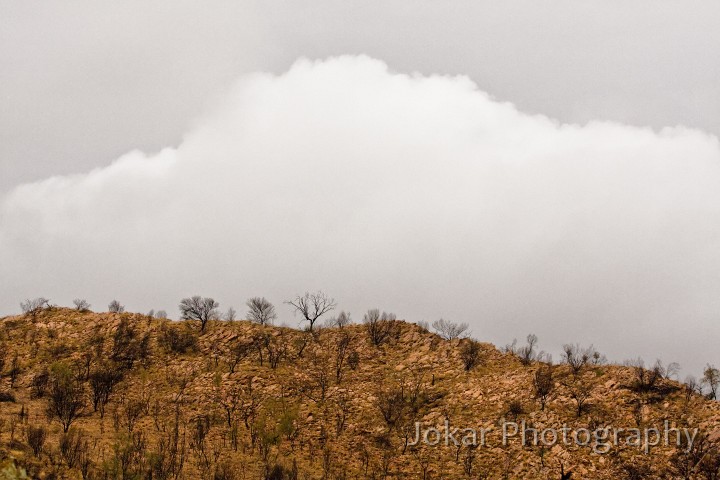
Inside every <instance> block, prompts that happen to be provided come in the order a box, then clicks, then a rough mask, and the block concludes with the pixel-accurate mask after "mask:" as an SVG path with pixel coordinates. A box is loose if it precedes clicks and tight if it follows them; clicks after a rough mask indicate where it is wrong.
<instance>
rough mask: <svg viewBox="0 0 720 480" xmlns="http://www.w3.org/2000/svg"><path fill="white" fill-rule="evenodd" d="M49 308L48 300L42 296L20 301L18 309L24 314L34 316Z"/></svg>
mask: <svg viewBox="0 0 720 480" xmlns="http://www.w3.org/2000/svg"><path fill="white" fill-rule="evenodd" d="M49 308H50V300H48V299H47V298H44V297H38V298H33V299H27V300H25V301H24V302H20V309H21V310H22V312H23V313H24V314H25V315H28V316H30V317H32V318H35V317H36V316H37V315H38V313H40V312H42V311H43V310H47V309H49Z"/></svg>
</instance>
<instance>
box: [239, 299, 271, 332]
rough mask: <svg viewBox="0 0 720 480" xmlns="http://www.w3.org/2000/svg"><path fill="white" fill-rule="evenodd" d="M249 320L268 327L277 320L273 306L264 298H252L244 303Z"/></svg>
mask: <svg viewBox="0 0 720 480" xmlns="http://www.w3.org/2000/svg"><path fill="white" fill-rule="evenodd" d="M245 304H246V305H247V307H248V312H247V317H248V319H249V320H251V321H253V322H255V323H259V324H260V325H270V324H272V323H273V321H274V320H275V319H276V318H277V314H276V313H275V306H274V305H273V304H272V303H270V302H269V301H268V300H267V299H266V298H265V297H253V298H251V299H250V300H248V301H247V302H246V303H245Z"/></svg>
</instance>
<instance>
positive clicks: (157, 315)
mask: <svg viewBox="0 0 720 480" xmlns="http://www.w3.org/2000/svg"><path fill="white" fill-rule="evenodd" d="M155 318H162V319H165V318H168V315H167V312H166V311H165V310H158V311H157V312H155Z"/></svg>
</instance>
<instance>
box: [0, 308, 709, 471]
mask: <svg viewBox="0 0 720 480" xmlns="http://www.w3.org/2000/svg"><path fill="white" fill-rule="evenodd" d="M200 330H201V329H200V325H199V324H198V323H195V322H173V321H169V320H163V319H156V318H153V317H148V316H145V315H140V314H130V313H121V314H118V313H92V312H80V311H77V310H70V309H64V308H57V307H52V308H46V309H42V310H38V311H35V312H34V313H31V314H26V315H22V316H13V317H7V318H4V319H1V320H0V479H5V478H73V479H81V478H85V479H88V478H92V479H96V478H103V479H205V478H210V479H219V480H220V479H266V478H267V479H351V478H352V479H355V478H367V479H385V478H406V479H485V478H487V479H496V478H497V479H502V478H508V479H510V478H512V479H563V478H565V479H570V478H572V479H611V478H612V479H641V478H653V479H655V478H683V479H685V478H687V479H717V478H720V477H719V475H720V452H719V451H718V445H719V444H720V403H718V402H715V401H712V400H708V399H707V398H705V397H703V396H702V395H700V394H698V393H697V392H696V391H694V390H693V389H692V388H688V387H686V386H685V385H682V384H679V383H677V382H675V381H673V380H671V379H668V378H666V376H667V375H665V373H667V372H664V371H663V369H651V370H645V369H643V368H640V367H639V366H636V367H627V366H615V365H606V364H604V362H603V361H602V357H601V356H600V355H593V352H589V351H584V350H583V349H580V348H575V349H571V351H570V355H569V356H567V357H566V358H565V361H564V362H563V363H561V364H558V365H554V366H553V365H549V364H547V363H544V362H541V361H538V360H537V359H536V358H535V356H534V355H533V354H532V352H531V354H530V355H524V353H525V352H515V353H513V352H501V351H500V350H498V349H496V348H495V347H494V346H493V345H490V344H486V343H479V342H476V341H474V340H471V339H457V338H456V339H450V340H446V339H443V338H441V337H439V336H438V335H436V334H434V333H430V332H428V331H427V330H425V329H423V328H422V327H420V326H418V325H415V324H411V323H406V322H402V321H395V320H392V319H386V320H382V319H377V320H376V321H375V322H374V323H373V324H371V325H367V324H360V325H347V326H344V327H342V328H339V327H334V328H322V329H317V328H316V329H315V331H313V332H309V331H300V330H295V329H289V328H283V327H273V326H264V325H258V324H254V323H250V322H246V321H233V322H226V321H210V322H209V323H208V324H207V328H205V330H204V331H202V332H201V331H200ZM523 357H526V358H523ZM523 431H524V433H525V438H524V441H523V438H522V437H523V435H522V432H523ZM418 436H419V438H417V439H416V437H418ZM678 437H679V440H678Z"/></svg>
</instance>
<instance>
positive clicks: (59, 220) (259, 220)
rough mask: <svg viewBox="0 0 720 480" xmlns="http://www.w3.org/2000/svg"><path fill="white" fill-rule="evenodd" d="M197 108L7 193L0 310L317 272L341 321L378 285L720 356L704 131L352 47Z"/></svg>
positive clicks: (618, 347) (477, 310) (714, 225)
mask: <svg viewBox="0 0 720 480" xmlns="http://www.w3.org/2000/svg"><path fill="white" fill-rule="evenodd" d="M195 125H196V126H195V127H194V128H193V129H191V131H189V132H188V133H187V135H186V136H185V137H184V139H183V141H182V142H181V143H180V145H178V146H177V147H176V148H167V149H164V150H162V151H161V152H160V153H157V154H152V155H151V154H144V153H142V152H131V153H129V154H127V155H125V156H123V157H121V158H120V159H118V160H117V161H115V162H114V163H113V164H112V165H110V166H108V167H106V168H101V169H97V170H94V171H92V172H89V173H87V174H80V175H72V176H65V177H53V178H50V179H47V180H45V181H42V182H38V183H33V184H27V185H22V186H19V187H17V188H15V189H14V190H13V191H11V192H10V193H9V194H8V195H6V196H5V197H4V198H3V199H2V200H1V203H0V262H1V263H2V265H3V268H2V278H1V280H0V287H1V288H0V290H1V291H2V298H0V309H2V310H4V311H5V312H6V313H10V311H13V310H17V309H16V308H15V305H16V304H17V302H18V301H19V300H20V299H22V298H24V297H27V296H37V295H45V296H49V297H50V298H52V299H53V300H54V301H57V302H61V303H66V304H67V303H70V300H72V298H74V297H78V296H84V297H88V299H89V300H91V302H92V303H95V304H96V306H97V307H99V308H104V305H105V304H106V303H107V302H108V301H109V300H111V299H112V298H113V297H118V298H119V299H120V300H121V301H124V302H126V303H127V304H128V307H129V308H130V309H133V310H143V309H146V310H149V309H150V308H152V307H154V308H165V309H168V310H173V307H174V305H175V303H176V302H177V300H178V299H179V298H181V297H182V296H186V295H189V294H194V293H199V294H205V295H214V296H216V298H218V299H219V300H220V301H221V302H222V303H223V304H225V306H227V305H229V304H234V305H235V306H236V307H238V306H239V305H241V304H242V302H243V301H244V299H246V298H247V297H249V296H252V295H258V294H261V295H265V296H267V297H269V298H271V299H272V300H273V301H275V302H276V303H280V302H281V301H282V300H283V299H286V298H289V297H290V296H291V295H292V294H294V293H298V292H302V291H305V290H306V289H310V290H313V289H317V288H322V289H324V290H325V291H327V292H328V293H329V294H331V295H333V296H335V297H336V298H337V300H338V301H339V303H340V304H341V307H345V308H348V309H350V310H351V311H352V312H353V314H354V316H355V318H356V319H359V318H360V317H361V316H362V311H363V309H367V308H370V307H374V306H380V307H381V308H385V309H390V310H394V311H396V312H397V313H398V315H399V316H400V317H404V318H407V319H409V320H421V319H428V320H433V319H435V318H437V317H439V316H441V315H442V316H445V318H450V319H452V320H458V321H467V322H469V323H471V325H472V327H473V330H474V333H475V334H476V336H478V337H479V338H482V339H486V340H491V341H495V342H504V341H507V340H510V339H511V338H512V337H513V336H522V335H524V334H526V333H529V332H531V331H532V332H535V333H537V334H538V335H539V336H540V338H541V341H542V342H543V344H544V346H545V347H547V348H551V349H552V348H557V347H558V346H559V345H560V344H561V343H563V342H574V341H583V342H594V343H595V344H596V346H598V347H599V348H600V349H601V350H603V351H605V352H607V353H609V354H610V355H611V356H613V357H615V358H617V359H622V358H624V357H630V356H633V355H637V354H642V355H643V356H645V357H647V359H648V360H652V359H653V357H654V356H662V357H663V358H665V359H666V360H679V361H681V362H682V363H683V364H684V365H685V366H686V367H689V368H691V369H694V370H697V369H699V368H700V367H701V366H702V365H703V364H704V363H705V362H706V361H714V362H716V363H720V358H718V357H717V355H718V354H717V348H716V345H715V342H716V340H715V339H717V338H719V337H720V323H718V322H717V318H718V314H719V313H720V295H718V292H720V275H718V273H717V272H719V271H720V249H718V248H717V246H718V241H720V188H718V185H720V145H719V144H718V140H717V138H715V137H713V136H710V135H707V134H705V133H702V132H700V131H696V130H689V129H685V128H681V127H677V128H668V129H664V130H662V131H660V132H654V131H652V130H650V129H642V128H636V127H629V126H624V125H619V124H613V123H606V122H592V123H589V124H587V125H584V126H578V125H563V124H559V123H558V122H555V121H553V120H551V119H549V118H546V117H543V116H536V115H535V116H531V115H526V114H524V113H522V112H519V111H517V110H516V109H515V108H514V107H513V106H512V105H510V104H507V103H499V102H496V101H494V100H493V99H492V98H490V97H489V96H488V95H487V94H485V93H483V92H482V91H480V90H478V88H477V87H476V86H475V85H474V84H473V83H472V82H471V81H470V80H469V79H467V78H464V77H443V76H432V77H422V76H419V75H404V74H399V73H394V72H390V71H388V68H387V67H386V66H385V65H384V64H383V63H381V62H379V61H376V60H372V59H370V58H367V57H350V56H347V57H339V58H332V59H329V60H326V61H322V62H311V61H308V60H300V61H298V62H297V63H296V64H295V65H294V66H293V67H292V68H291V69H290V70H289V71H288V72H287V73H285V74H283V75H280V76H272V75H269V74H255V75H251V76H248V77H245V78H244V79H242V80H241V81H239V82H238V83H237V84H236V86H235V87H234V88H233V89H232V91H230V92H229V93H228V94H227V96H226V97H225V98H224V99H223V101H222V102H218V103H217V105H215V107H214V108H213V109H212V110H211V112H210V113H209V114H208V115H206V116H205V117H203V118H201V119H199V120H198V121H197V122H196V124H195ZM280 311H281V312H284V314H285V315H284V317H285V318H284V320H286V321H288V322H293V319H292V317H290V313H289V310H286V309H284V308H282V307H280Z"/></svg>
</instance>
